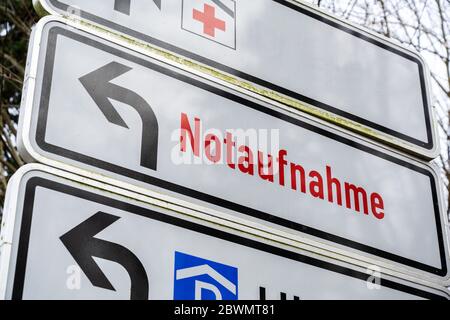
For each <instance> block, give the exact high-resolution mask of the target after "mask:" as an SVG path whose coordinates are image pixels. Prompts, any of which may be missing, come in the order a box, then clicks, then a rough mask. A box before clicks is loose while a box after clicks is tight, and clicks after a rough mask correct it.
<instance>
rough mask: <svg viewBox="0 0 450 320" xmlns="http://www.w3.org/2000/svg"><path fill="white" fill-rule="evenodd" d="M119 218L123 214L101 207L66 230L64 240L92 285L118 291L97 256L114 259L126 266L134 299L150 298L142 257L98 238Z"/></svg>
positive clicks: (132, 298)
mask: <svg viewBox="0 0 450 320" xmlns="http://www.w3.org/2000/svg"><path fill="white" fill-rule="evenodd" d="M119 219H120V217H117V216H113V215H111V214H108V213H104V212H101V211H99V212H97V213H96V214H94V215H93V216H91V217H90V218H88V219H87V220H85V221H83V222H81V223H80V224H79V225H77V226H76V227H75V228H73V229H71V230H70V231H69V232H67V233H65V234H64V235H63V236H61V237H60V240H61V241H62V243H63V244H64V246H65V247H66V248H67V250H68V251H69V252H70V254H71V255H72V257H73V258H74V259H75V261H76V263H77V264H78V265H79V266H80V268H81V270H83V272H84V274H85V275H86V277H87V278H88V279H89V281H90V282H91V283H92V285H94V286H96V287H99V288H103V289H107V290H112V291H116V290H115V289H114V287H113V285H112V284H111V282H110V281H109V280H108V278H107V277H106V275H105V274H104V273H103V271H102V270H101V269H100V267H99V266H98V264H97V263H96V262H95V260H94V257H96V258H101V259H105V260H109V261H113V262H116V263H118V264H120V265H121V266H123V267H124V268H125V270H126V271H127V272H128V274H129V276H130V280H131V294H130V299H131V300H148V299H149V296H148V295H149V281H148V276H147V272H146V271H145V268H144V266H143V265H142V263H141V261H140V260H139V259H138V257H136V255H135V254H134V253H132V252H131V251H130V250H128V249H127V248H125V247H124V246H121V245H119V244H116V243H113V242H109V241H106V240H102V239H98V238H95V236H96V235H97V234H98V233H100V232H101V231H103V230H104V229H106V228H107V227H109V226H110V225H111V224H113V223H114V222H116V221H117V220H119Z"/></svg>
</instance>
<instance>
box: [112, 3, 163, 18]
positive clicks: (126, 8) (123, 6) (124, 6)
mask: <svg viewBox="0 0 450 320" xmlns="http://www.w3.org/2000/svg"><path fill="white" fill-rule="evenodd" d="M153 2H154V3H155V4H156V6H157V7H158V9H159V10H161V0H153ZM130 7H131V0H115V1H114V10H116V11H119V12H121V13H123V14H126V15H128V16H129V15H130Z"/></svg>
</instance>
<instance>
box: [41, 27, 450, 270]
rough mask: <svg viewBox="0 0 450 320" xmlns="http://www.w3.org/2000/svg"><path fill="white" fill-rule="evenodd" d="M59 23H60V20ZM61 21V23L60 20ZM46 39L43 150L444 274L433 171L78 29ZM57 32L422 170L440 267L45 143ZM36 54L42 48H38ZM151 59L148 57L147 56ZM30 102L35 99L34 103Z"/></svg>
mask: <svg viewBox="0 0 450 320" xmlns="http://www.w3.org/2000/svg"><path fill="white" fill-rule="evenodd" d="M61 24H62V23H61ZM62 25H63V24H62ZM48 33H49V36H48V42H47V51H46V57H45V66H44V75H43V80H42V93H41V100H40V104H39V115H38V122H37V129H36V143H37V145H38V146H39V147H40V148H41V149H42V150H43V151H46V152H49V153H52V154H55V155H58V156H61V157H64V158H68V159H72V160H75V161H78V162H81V163H84V164H86V165H89V166H94V167H97V168H100V169H103V170H106V171H109V172H113V173H116V174H118V175H121V176H124V177H128V178H131V179H135V180H137V181H141V182H144V183H148V184H152V185H155V186H158V187H160V188H163V189H167V190H170V191H172V192H176V193H179V194H183V195H185V196H188V197H191V198H194V199H199V200H202V201H204V202H207V203H211V204H214V205H216V206H219V207H223V208H227V209H230V210H233V211H236V212H239V213H241V214H244V215H249V216H252V217H255V218H258V219H261V220H265V221H267V222H270V223H274V224H278V225H280V226H283V227H286V228H290V229H293V230H296V231H300V232H304V233H306V234H310V235H313V236H316V237H319V238H322V239H325V240H328V241H331V242H334V243H338V244H340V245H343V246H347V247H350V248H353V249H357V250H360V251H362V252H366V253H370V254H373V255H375V256H378V257H382V258H385V259H388V260H391V261H395V262H397V263H401V264H404V265H407V266H410V267H413V268H417V269H419V270H422V271H426V272H429V273H432V274H436V275H439V276H446V275H447V261H446V256H445V248H444V239H443V233H442V225H441V217H440V211H439V202H438V195H437V188H436V181H435V178H434V176H433V174H432V173H431V172H430V171H428V170H426V169H424V168H420V167H418V166H416V165H414V164H412V163H409V162H406V161H404V160H401V159H398V158H396V157H393V156H391V155H388V154H385V153H382V152H381V151H378V150H374V149H372V148H370V147H368V146H365V145H362V144H360V143H358V142H356V141H353V140H350V139H348V138H344V137H342V136H339V135H337V134H334V133H331V132H329V131H327V130H325V129H321V128H318V127H315V126H313V125H311V124H308V123H305V122H302V121H301V120H299V119H296V118H293V117H290V116H288V115H286V114H283V113H280V112H278V111H275V110H273V109H269V108H267V107H264V106H261V105H259V104H257V103H255V102H252V101H249V100H247V99H245V98H243V97H239V96H237V95H234V94H232V93H230V92H226V91H223V90H221V89H219V88H216V87H213V86H211V85H208V84H206V83H203V82H200V81H198V80H195V79H193V78H190V77H188V76H186V75H182V74H180V73H177V72H176V71H172V70H169V69H166V68H164V67H162V66H158V65H156V64H154V63H152V62H150V61H148V60H145V59H141V58H139V57H138V56H134V55H131V54H129V53H126V52H125V51H120V50H118V49H117V48H113V47H111V46H108V45H106V44H104V43H100V42H98V41H96V40H93V39H91V38H87V37H85V36H83V35H81V34H78V33H75V32H73V31H69V30H66V29H63V28H61V27H57V26H53V27H51V29H50V30H49V31H48ZM58 36H65V37H68V38H70V39H73V40H75V41H79V42H81V43H83V44H86V45H89V46H92V47H95V48H97V49H99V50H103V51H105V52H108V53H110V54H112V55H115V56H118V57H120V58H122V59H125V60H127V61H131V62H133V63H136V64H139V65H141V66H143V67H146V68H149V69H152V70H154V71H156V72H160V73H162V74H164V75H166V76H169V77H173V78H175V79H178V80H180V81H183V82H185V83H187V84H190V85H193V86H196V87H198V88H201V89H203V90H206V91H209V92H211V93H214V94H216V95H219V96H221V97H224V98H226V99H229V100H231V101H234V102H237V103H239V104H241V105H243V107H248V108H251V109H254V110H257V111H259V112H262V113H265V114H267V115H269V116H272V117H274V118H277V119H281V120H284V121H286V122H289V123H291V124H294V125H296V126H299V127H302V128H304V129H306V130H309V131H312V132H315V133H317V134H320V135H323V136H326V137H328V138H330V139H333V140H335V141H336V142H339V143H343V144H346V145H348V146H351V147H353V148H356V149H359V150H361V151H364V152H367V153H370V154H372V155H374V156H377V157H379V158H382V159H385V160H387V161H389V162H392V163H395V164H398V165H401V166H403V167H406V168H409V169H411V170H413V171H416V172H418V173H421V174H424V175H426V176H427V177H429V179H430V189H431V191H432V197H433V204H434V215H435V220H436V227H437V234H438V243H439V252H440V259H441V266H442V267H441V268H436V267H434V266H430V265H427V264H424V263H421V262H417V261H414V260H411V259H408V258H405V257H402V256H399V255H396V254H392V253H389V252H386V251H383V250H380V249H377V248H374V247H371V246H367V245H364V244H361V243H358V242H356V241H352V240H349V239H346V238H343V237H339V236H336V235H333V234H330V233H327V232H324V231H321V230H318V229H314V228H311V227H308V226H305V225H302V224H299V223H296V222H293V221H289V220H286V219H283V218H280V217H277V216H274V215H272V214H270V213H267V212H262V211H259V210H256V209H253V208H250V207H246V206H243V205H240V204H237V203H234V202H231V201H228V200H225V199H221V198H219V197H215V196H212V195H209V194H206V193H203V192H199V191H196V190H193V189H189V188H187V187H183V186H181V185H177V184H174V183H171V182H168V181H165V180H161V179H158V178H155V177H152V176H149V175H146V174H142V173H140V172H137V171H133V170H130V169H127V168H124V167H121V166H118V165H115V164H112V163H109V162H106V161H102V160H99V159H96V158H93V157H89V156H86V155H83V154H80V153H77V152H74V151H71V150H67V149H64V148H61V147H59V146H56V145H52V144H50V143H47V142H46V141H45V136H46V129H47V116H48V106H49V97H50V92H51V83H52V77H53V67H54V59H55V52H56V43H57V37H58ZM40 54H41V53H40ZM149 59H150V58H149ZM33 105H34V107H35V103H33Z"/></svg>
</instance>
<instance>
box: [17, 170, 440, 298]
mask: <svg viewBox="0 0 450 320" xmlns="http://www.w3.org/2000/svg"><path fill="white" fill-rule="evenodd" d="M38 187H43V188H46V189H50V190H53V191H57V192H61V193H64V194H68V195H70V196H74V197H77V198H81V199H84V200H87V201H92V202H96V203H99V204H102V205H105V206H109V207H114V208H116V209H119V210H122V211H125V212H128V213H130V214H136V215H139V216H142V217H145V218H149V219H152V220H155V221H159V222H163V223H166V224H170V225H174V226H177V227H179V228H183V229H187V230H191V231H194V232H197V233H201V234H205V235H207V236H211V237H215V238H218V239H221V240H225V241H228V242H232V243H235V244H238V245H241V246H244V247H248V248H252V249H256V250H259V251H263V252H267V253H270V254H273V255H276V256H280V257H283V258H287V259H290V260H294V261H297V262H300V263H305V264H309V265H312V266H315V267H319V268H321V269H326V270H329V271H332V272H336V273H340V274H343V275H347V276H350V277H353V278H356V279H360V280H362V281H367V279H368V275H367V274H366V273H363V272H360V271H356V270H352V269H349V268H346V267H343V266H339V265H336V264H332V263H329V262H326V261H323V260H319V259H316V258H313V257H308V256H305V255H302V254H298V253H295V252H291V251H288V250H285V249H281V248H277V247H274V246H271V245H268V244H265V243H262V242H258V241H255V240H251V239H248V238H244V237H242V236H238V235H235V234H231V233H227V232H225V231H221V230H217V229H213V228H210V227H207V226H204V225H200V224H197V223H194V222H190V221H186V220H182V219H180V218H176V217H172V216H169V215H166V214H163V213H160V212H157V211H154V210H151V209H146V208H144V207H140V206H137V205H135V204H131V203H127V202H123V201H121V200H117V199H112V198H109V197H106V196H104V195H100V194H96V193H93V192H91V191H87V190H83V189H80V188H76V187H73V186H69V185H66V184H63V183H60V182H56V181H52V180H49V179H47V178H42V177H32V178H30V179H29V180H28V181H27V182H26V186H25V188H24V190H25V196H24V200H23V210H22V222H21V226H20V237H19V246H18V251H17V259H16V261H17V262H16V268H15V274H14V282H13V292H12V299H13V300H22V298H23V289H24V284H25V276H26V267H27V258H28V247H29V241H30V233H31V225H32V220H33V209H34V200H35V194H36V189H37V188H38ZM379 280H380V285H381V286H383V287H387V288H391V289H394V290H398V291H402V292H406V293H409V294H412V295H415V296H418V297H422V298H425V299H438V300H448V299H446V298H445V297H444V296H440V295H437V294H434V293H431V292H427V291H424V290H421V289H418V288H414V287H410V286H407V285H405V284H401V283H397V282H394V281H391V280H388V279H384V278H383V277H381V279H379Z"/></svg>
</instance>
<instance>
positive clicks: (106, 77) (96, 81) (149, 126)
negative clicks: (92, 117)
mask: <svg viewBox="0 0 450 320" xmlns="http://www.w3.org/2000/svg"><path fill="white" fill-rule="evenodd" d="M130 70H132V68H130V67H127V66H125V65H123V64H121V63H118V62H111V63H108V64H106V65H105V66H103V67H100V68H98V69H96V70H94V71H92V72H90V73H88V74H86V75H84V76H83V77H81V78H79V80H80V82H81V84H82V85H83V87H84V88H85V89H86V91H87V92H88V93H89V95H90V96H91V98H92V99H93V100H94V102H95V103H96V104H97V106H98V108H99V109H100V111H101V112H102V113H103V115H104V116H105V118H106V119H107V120H108V121H109V122H111V123H113V124H115V125H118V126H121V127H124V128H128V126H127V124H126V123H125V121H124V120H123V118H122V117H121V116H120V115H119V113H118V112H117V110H116V109H115V108H114V106H113V105H112V103H111V101H110V100H109V99H113V100H116V101H119V102H123V103H125V104H128V105H129V106H131V107H133V108H134V109H135V110H136V111H137V112H138V113H139V116H140V117H141V119H142V141H141V166H143V167H145V168H149V169H152V170H156V167H157V160H158V131H159V127H158V120H157V119H156V116H155V113H154V112H153V109H152V107H151V106H150V105H149V104H148V103H147V101H145V99H144V98H142V97H141V96H140V95H138V94H137V93H135V92H134V91H131V90H129V89H126V88H123V87H121V86H118V85H115V84H113V83H111V81H112V80H113V79H115V78H117V77H119V76H121V75H123V74H125V73H127V72H129V71H130Z"/></svg>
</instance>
